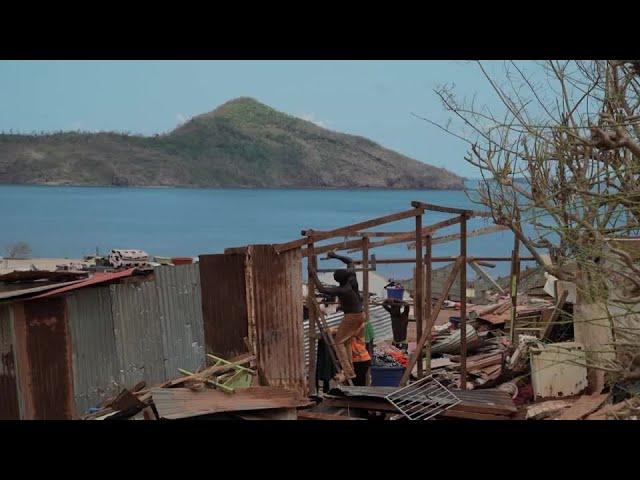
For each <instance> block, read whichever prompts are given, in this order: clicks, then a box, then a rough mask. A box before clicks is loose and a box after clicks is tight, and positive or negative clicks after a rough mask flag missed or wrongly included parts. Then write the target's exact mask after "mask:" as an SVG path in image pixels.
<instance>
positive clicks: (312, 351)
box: [306, 243, 318, 396]
mask: <svg viewBox="0 0 640 480" xmlns="http://www.w3.org/2000/svg"><path fill="white" fill-rule="evenodd" d="M306 251H307V257H308V258H309V260H308V261H307V274H308V275H307V276H308V281H307V296H308V297H311V296H313V298H314V299H315V295H316V287H317V285H316V284H315V281H314V280H313V276H312V275H311V270H312V269H313V270H317V269H318V257H317V256H316V253H315V245H314V244H313V243H310V244H309V245H307V248H306ZM307 310H308V312H309V329H308V331H307V343H308V345H309V349H308V351H309V371H308V373H307V375H308V376H307V378H308V379H309V395H311V396H314V395H316V394H317V393H318V392H317V389H316V368H317V366H316V361H317V341H316V323H317V322H318V318H317V317H318V310H317V309H315V308H311V306H310V305H309V302H307Z"/></svg>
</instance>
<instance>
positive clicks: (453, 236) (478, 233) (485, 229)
mask: <svg viewBox="0 0 640 480" xmlns="http://www.w3.org/2000/svg"><path fill="white" fill-rule="evenodd" d="M503 230H508V227H503V226H502V225H492V226H489V227H482V228H478V229H476V230H473V231H471V232H469V233H467V238H469V237H479V236H481V235H488V234H490V233H495V232H500V231H503ZM459 239H460V234H459V233H454V234H451V235H444V236H442V237H434V238H433V244H434V245H440V244H443V243H449V242H453V241H455V240H459ZM407 248H409V249H414V248H416V245H415V243H410V244H408V245H407Z"/></svg>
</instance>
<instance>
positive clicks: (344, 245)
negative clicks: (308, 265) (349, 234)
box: [302, 239, 362, 257]
mask: <svg viewBox="0 0 640 480" xmlns="http://www.w3.org/2000/svg"><path fill="white" fill-rule="evenodd" d="M361 244H362V239H358V240H348V241H346V242H336V243H331V244H329V245H323V246H321V247H316V248H315V252H316V255H320V254H321V253H327V252H330V251H331V250H347V249H349V248H358V247H360V246H361ZM302 256H303V257H306V256H307V250H306V249H305V250H303V252H302Z"/></svg>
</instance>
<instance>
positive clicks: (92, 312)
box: [66, 286, 123, 414]
mask: <svg viewBox="0 0 640 480" xmlns="http://www.w3.org/2000/svg"><path fill="white" fill-rule="evenodd" d="M66 300H67V311H68V316H69V326H70V328H71V339H72V344H73V387H74V396H75V404H76V409H77V412H78V413H79V414H83V413H85V412H86V411H87V410H88V408H89V407H94V406H96V405H99V404H100V403H102V402H103V401H104V400H106V399H107V398H109V397H112V396H114V395H117V394H118V393H119V391H120V389H121V388H122V386H123V385H122V380H121V374H120V365H119V362H118V357H117V353H116V340H115V334H114V327H113V318H112V315H111V295H110V292H109V287H108V286H104V287H95V288H85V289H82V290H78V291H76V292H74V293H73V294H71V295H68V296H67V297H66Z"/></svg>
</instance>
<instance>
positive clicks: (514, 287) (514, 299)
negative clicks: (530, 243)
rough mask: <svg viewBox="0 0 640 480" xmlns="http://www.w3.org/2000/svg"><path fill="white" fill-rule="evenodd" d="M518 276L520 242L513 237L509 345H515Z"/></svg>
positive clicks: (516, 339)
mask: <svg viewBox="0 0 640 480" xmlns="http://www.w3.org/2000/svg"><path fill="white" fill-rule="evenodd" d="M519 276H520V240H518V237H516V236H515V235H514V236H513V252H511V288H510V291H511V332H510V333H511V345H514V346H515V344H516V342H517V341H518V336H517V335H516V317H517V316H518V315H517V313H518V312H517V306H518V277H519Z"/></svg>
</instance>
